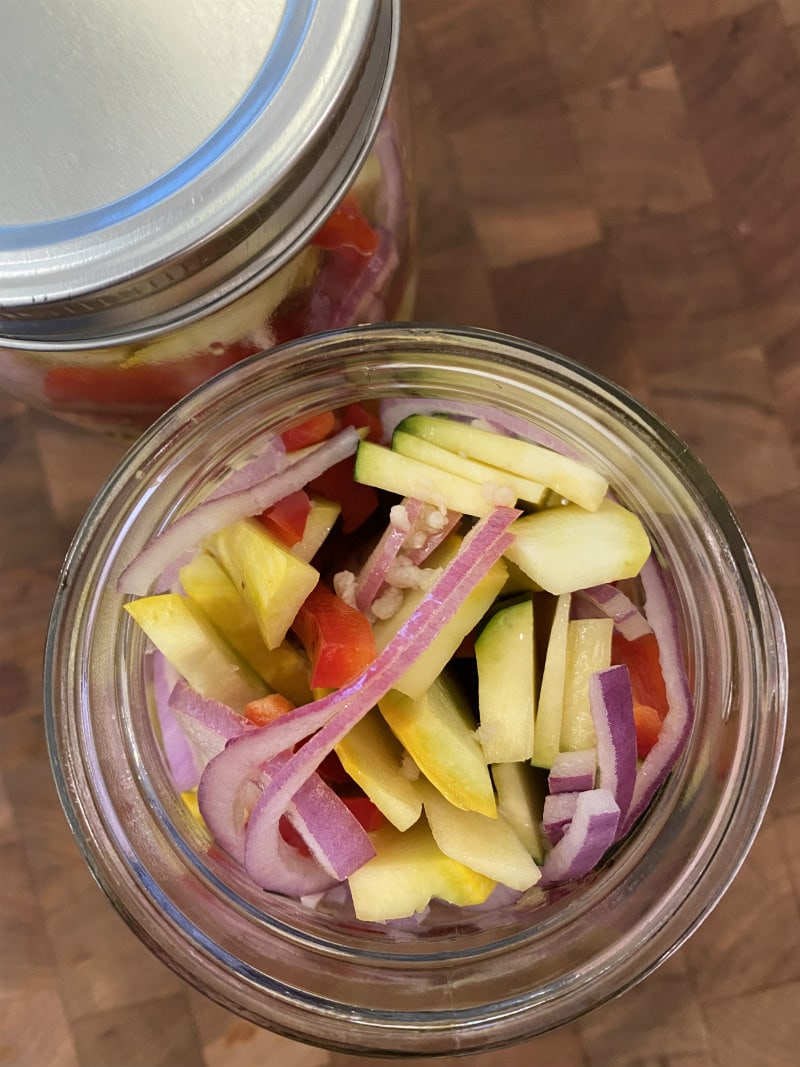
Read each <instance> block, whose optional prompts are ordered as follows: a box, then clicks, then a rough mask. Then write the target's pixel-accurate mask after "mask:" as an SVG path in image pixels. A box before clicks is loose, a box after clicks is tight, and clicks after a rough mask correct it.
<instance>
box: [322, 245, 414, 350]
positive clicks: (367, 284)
mask: <svg viewBox="0 0 800 1067" xmlns="http://www.w3.org/2000/svg"><path fill="white" fill-rule="evenodd" d="M378 234H379V236H380V243H379V244H378V247H377V248H376V249H375V251H374V252H373V253H372V255H371V256H370V257H369V260H368V261H367V264H366V266H365V268H364V270H363V271H361V273H360V274H359V275H358V277H357V279H356V283H355V285H354V286H353V287H352V289H351V290H350V292H349V293H347V294H346V295H345V297H344V299H343V300H342V302H341V304H340V305H339V307H338V308H337V310H336V314H335V315H334V317H333V322H332V323H331V327H330V328H331V329H339V328H341V327H343V326H350V325H352V323H354V322H355V323H358V322H370V321H372V320H371V319H370V309H371V308H372V314H379V313H380V311H381V310H382V309H383V302H382V301H381V300H380V298H379V296H378V294H379V293H380V292H381V291H382V290H383V289H384V288H385V286H386V285H387V284H388V282H389V279H390V278H391V276H392V274H393V273H394V271H395V269H396V267H397V264H398V263H399V262H400V256H399V255H398V252H397V246H396V244H395V242H394V237H393V236H392V234H391V233H389V231H388V230H384V229H383V228H382V227H380V226H379V227H378Z"/></svg>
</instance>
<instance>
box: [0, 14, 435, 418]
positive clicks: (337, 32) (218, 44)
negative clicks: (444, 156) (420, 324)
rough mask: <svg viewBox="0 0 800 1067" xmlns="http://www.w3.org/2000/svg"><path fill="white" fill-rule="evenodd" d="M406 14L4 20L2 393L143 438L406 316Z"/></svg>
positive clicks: (409, 273)
mask: <svg viewBox="0 0 800 1067" xmlns="http://www.w3.org/2000/svg"><path fill="white" fill-rule="evenodd" d="M399 9H400V4H399V0H337V2H336V3H335V4H331V3H326V2H324V0H263V2H261V3H257V4H233V5H231V4H226V3H220V2H217V0H203V2H202V3H200V4H198V3H196V2H195V0H191V2H190V0H173V2H171V3H169V4H163V3H162V2H161V0H141V2H140V3H137V4H134V5H128V6H127V7H126V8H125V10H124V12H121V11H119V10H117V9H115V8H110V7H109V5H108V4H106V3H104V2H103V0H83V2H81V3H78V4H61V5H58V9H57V11H50V10H49V8H47V9H46V5H42V4H40V3H30V4H14V5H13V10H12V11H10V12H9V13H8V17H7V18H6V20H5V24H4V27H3V34H2V39H0V70H1V71H2V75H0V78H1V79H2V85H3V86H4V88H3V99H4V101H5V103H6V107H5V116H4V138H5V141H6V143H7V145H9V146H12V148H10V149H9V150H8V151H6V152H5V153H4V163H3V167H2V168H0V204H2V210H0V388H3V389H5V390H7V391H8V392H10V393H12V394H13V395H16V396H17V397H19V398H21V399H23V400H25V401H26V402H28V403H30V404H32V405H34V406H36V407H39V408H44V409H46V410H48V411H51V412H53V413H54V414H57V415H59V416H61V417H64V418H67V419H69V420H71V421H73V422H78V423H80V424H82V425H85V426H87V427H91V428H95V429H99V430H102V431H104V432H107V433H112V434H123V435H125V436H132V435H135V433H136V432H138V431H139V430H140V429H142V428H143V427H144V426H146V425H148V424H149V423H150V422H152V421H153V419H154V418H156V417H157V416H158V415H159V414H161V412H163V411H164V410H165V409H166V408H167V407H168V406H169V405H170V404H171V403H173V402H174V401H175V400H177V399H179V397H181V396H183V395H184V394H185V393H187V392H189V391H190V390H191V389H193V388H194V387H195V386H197V385H198V384H199V383H200V382H202V381H204V380H205V379H206V378H209V377H211V376H212V375H213V374H215V373H217V372H218V371H220V370H222V369H224V368H225V367H228V366H230V365H231V364H233V363H236V362H237V361H238V360H240V359H242V358H244V357H245V356H249V355H252V354H254V353H255V352H259V351H262V350H263V349H266V348H269V347H271V346H272V345H274V344H278V343H281V342H284V341H287V340H291V339H293V338H295V337H299V336H301V335H304V334H307V333H313V332H318V331H321V330H329V329H334V328H339V327H343V326H349V325H353V324H355V323H359V322H376V321H384V320H392V319H398V318H410V317H411V306H412V304H413V295H414V277H415V276H414V264H413V251H412V241H411V231H412V225H413V212H412V207H411V203H410V186H409V170H408V165H407V159H406V155H405V145H406V137H405V133H406V128H407V124H406V120H405V116H404V113H403V106H402V98H401V93H402V87H401V86H400V85H399V84H398V82H397V81H396V79H395V78H394V75H395V68H396V60H397V50H398V23H399ZM9 124H10V125H9Z"/></svg>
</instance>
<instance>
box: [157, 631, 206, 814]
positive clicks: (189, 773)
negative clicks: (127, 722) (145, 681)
mask: <svg viewBox="0 0 800 1067" xmlns="http://www.w3.org/2000/svg"><path fill="white" fill-rule="evenodd" d="M150 655H151V665H152V673H153V701H154V703H155V708H156V715H157V717H158V725H159V728H160V730H161V742H162V748H163V752H164V758H165V759H166V761H167V767H168V769H169V773H170V775H171V777H172V781H173V784H174V786H175V788H176V789H177V791H178V792H179V793H183V792H184V790H186V789H194V787H195V786H196V785H197V783H198V782H199V781H200V772H201V771H202V769H203V767H204V766H205V762H204V761H203V762H201V761H200V760H199V759H198V757H197V755H196V753H195V750H194V748H193V746H192V745H191V743H190V741H189V738H188V737H187V736H186V734H185V733H184V731H183V729H182V728H181V724H180V723H179V722H178V720H177V718H176V716H175V712H174V710H173V709H172V708H171V707H170V703H169V698H170V693H171V692H172V690H173V688H174V687H175V683H176V682H177V681H178V678H179V675H178V672H177V671H176V670H175V669H174V667H172V665H171V664H170V663H169V662H168V660H167V659H166V657H165V656H163V655H162V654H161V653H160V652H159V651H158V649H157V648H156V649H153V651H152V652H151V653H150Z"/></svg>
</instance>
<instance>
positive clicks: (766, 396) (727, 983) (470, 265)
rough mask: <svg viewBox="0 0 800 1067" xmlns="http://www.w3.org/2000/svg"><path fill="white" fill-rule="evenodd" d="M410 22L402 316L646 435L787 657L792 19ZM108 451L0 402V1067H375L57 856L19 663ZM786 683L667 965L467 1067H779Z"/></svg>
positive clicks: (410, 2)
mask: <svg viewBox="0 0 800 1067" xmlns="http://www.w3.org/2000/svg"><path fill="white" fill-rule="evenodd" d="M403 12H404V16H405V27H404V30H405V38H406V40H405V44H406V53H407V55H406V69H407V73H408V82H409V86H410V89H411V98H412V104H413V108H414V115H415V129H416V161H417V162H416V169H417V180H418V187H419V192H420V205H419V224H420V295H419V302H418V307H417V315H418V317H419V318H420V319H424V320H446V321H451V322H454V323H462V324H471V325H476V326H484V327H492V328H499V329H502V330H505V331H508V332H511V333H516V334H519V335H521V336H524V337H527V338H530V339H532V340H535V341H538V342H540V343H542V344H544V345H547V346H550V347H553V348H556V349H559V350H561V351H563V352H565V353H566V354H567V355H570V356H573V357H574V358H576V359H578V360H581V361H582V362H584V363H586V364H587V365H589V366H590V367H593V368H595V369H596V370H599V371H601V372H602V373H605V374H607V375H609V376H610V377H612V378H615V379H616V380H618V381H619V382H621V383H622V384H623V385H625V386H626V387H627V388H628V389H630V390H631V391H632V392H634V393H635V394H636V395H637V396H638V397H640V398H641V399H642V400H644V401H645V402H646V403H648V404H649V405H650V406H651V407H652V408H653V409H654V410H655V411H656V412H658V413H659V414H661V415H662V416H663V417H664V418H665V419H667V421H668V422H669V423H670V424H671V425H672V426H673V427H674V428H675V430H676V431H677V432H678V433H679V434H680V435H682V436H683V437H684V438H685V439H686V441H687V442H688V443H689V444H690V445H691V446H692V447H693V448H694V449H695V450H696V451H697V453H698V454H699V456H700V458H701V459H702V460H703V461H704V462H705V463H706V464H707V466H708V467H709V469H710V471H711V473H712V474H713V475H714V477H715V478H716V479H717V480H718V481H719V483H720V484H721V486H722V488H723V489H724V491H725V492H726V493H727V494H728V496H729V498H730V499H731V501H732V503H733V505H734V506H735V508H736V511H737V514H738V516H739V519H740V521H741V523H742V525H743V527H744V529H745V532H746V533H747V535H748V537H749V539H750V540H751V543H752V545H753V547H754V550H755V552H756V554H757V556H758V558H759V560H760V562H761V565H762V568H763V570H764V572H765V574H766V575H767V577H768V579H769V580H770V582H771V583H772V586H773V588H774V590H775V593H776V595H777V597H778V600H779V602H780V604H781V607H782V610H783V613H784V617H785V621H786V624H787V631H788V637H789V645H790V650H791V656H792V661H793V662H794V663H796V662H798V659H800V562H799V561H800V552H798V545H799V544H800V508H799V507H798V505H800V133H799V132H798V131H800V0H759V2H756V0H536V2H533V0H502V2H500V3H498V2H497V0H404V4H403ZM119 455H120V448H119V446H117V445H113V444H110V443H108V442H102V443H99V442H98V441H97V440H96V439H95V438H91V437H88V436H86V435H84V434H81V433H80V432H78V431H73V430H68V429H66V428H64V427H61V426H59V425H56V424H54V423H52V422H50V421H49V420H47V419H46V418H44V417H42V416H38V415H34V414H33V413H31V412H28V411H26V410H25V409H24V408H23V407H22V406H21V405H20V404H18V403H17V402H15V401H13V400H10V399H9V398H5V397H0V500H1V501H2V504H1V505H0V602H2V605H3V610H2V612H0V1067H44V1065H47V1067H110V1065H112V1064H114V1065H118V1067H139V1065H147V1067H159V1065H161V1064H163V1065H167V1064H170V1065H173V1064H174V1065H179V1067H195V1065H197V1067H223V1065H224V1067H239V1065H241V1067H245V1065H247V1067H250V1065H251V1064H254V1063H270V1064H272V1063H274V1064H285V1065H287V1067H369V1065H371V1064H375V1065H377V1064H379V1063H382V1062H384V1061H382V1060H377V1059H369V1058H367V1059H362V1058H356V1057H349V1056H345V1055H342V1054H329V1053H326V1052H324V1051H322V1050H319V1049H314V1048H311V1047H309V1046H306V1045H303V1044H298V1043H295V1042H291V1041H287V1040H286V1039H284V1038H280V1037H277V1036H275V1035H272V1034H270V1033H268V1032H266V1031H260V1030H258V1029H256V1028H255V1027H253V1026H251V1025H250V1024H249V1023H245V1022H243V1021H242V1020H241V1019H238V1018H237V1017H236V1016H233V1015H231V1014H229V1013H228V1012H226V1011H224V1010H223V1009H221V1008H219V1007H217V1006H216V1005H213V1004H210V1003H209V1002H208V1001H206V1000H205V999H204V998H203V997H201V996H199V995H198V994H196V993H195V992H194V991H192V990H190V989H189V988H188V987H187V986H185V985H184V984H183V983H182V982H181V981H180V980H179V979H177V978H176V977H175V976H174V975H173V974H172V973H171V972H170V971H168V970H167V969H166V968H164V967H163V966H162V965H161V964H160V963H159V962H157V961H156V960H155V958H154V957H153V956H152V955H151V954H150V953H149V951H148V950H147V949H145V948H144V947H143V946H142V945H141V944H140V943H139V941H138V940H137V939H136V938H135V937H134V936H133V934H131V933H130V932H129V930H128V929H127V927H126V926H125V925H124V923H123V922H122V921H121V920H120V919H119V917H118V916H117V915H116V913H115V912H114V911H113V909H112V908H111V906H110V905H109V904H108V903H107V902H106V901H105V898H104V897H103V896H102V894H101V892H100V891H99V890H98V889H97V888H96V886H95V885H94V883H93V882H92V880H91V877H90V875H89V873H88V871H87V869H86V866H85V864H84V862H83V860H82V859H81V857H80V855H79V853H78V850H77V848H76V847H75V845H74V844H73V842H72V839H71V837H70V835H69V832H68V829H67V826H66V824H65V821H64V819H63V816H62V814H61V811H60V808H59V806H58V802H57V799H56V797H55V793H54V790H53V786H52V779H51V776H50V771H49V766H48V762H47V754H46V749H45V743H44V738H43V734H42V728H41V683H40V673H41V658H42V643H43V639H44V633H45V627H46V621H47V614H48V611H49V606H50V599H51V595H52V589H53V585H54V581H55V577H56V574H57V572H58V567H59V564H60V561H61V559H62V557H63V554H64V551H65V549H66V547H67V544H68V542H69V538H70V537H71V534H72V532H73V531H74V529H75V527H76V525H77V523H78V522H79V520H80V517H81V515H82V513H83V511H84V509H85V507H86V506H87V504H88V502H89V500H90V498H91V496H92V495H93V493H94V491H95V490H96V488H97V487H98V486H99V484H100V482H101V481H102V479H103V477H104V476H105V475H106V473H108V471H110V469H111V468H112V466H113V465H114V463H115V462H116V460H117V458H118V457H119ZM792 684H793V689H792V698H791V701H790V712H791V715H790V722H789V727H788V735H787V744H786V752H785V757H784V760H783V763H782V766H781V769H780V772H779V775H778V781H777V785H776V789H775V794H774V798H773V802H772V805H771V807H770V810H769V813H768V815H767V819H766V822H765V825H764V827H763V829H762V831H761V833H760V834H759V836H758V838H757V840H756V843H755V845H754V847H753V849H752V851H751V853H750V855H749V857H748V858H747V860H746V861H745V863H744V866H743V869H742V870H741V872H740V874H739V875H738V876H737V878H736V879H735V881H734V882H733V885H732V886H731V888H730V890H729V892H728V893H727V895H726V896H725V898H724V899H723V901H722V902H721V903H720V905H719V906H718V907H717V909H716V910H715V911H714V912H713V914H712V915H711V916H710V917H709V918H708V920H707V921H706V922H705V923H704V924H703V925H702V926H701V928H700V929H699V930H698V931H697V932H696V934H695V935H694V936H693V937H692V938H691V940H690V941H689V942H688V944H687V945H686V946H685V948H684V949H683V950H681V951H680V952H679V953H678V954H677V955H676V956H675V957H674V958H672V959H671V960H670V961H668V963H666V964H665V965H664V966H663V967H662V968H660V969H659V970H658V971H657V972H656V973H654V974H653V975H652V976H650V977H649V978H648V979H646V980H645V981H644V982H642V983H641V984H640V985H639V986H637V987H636V988H634V989H633V990H631V991H630V992H629V993H627V994H625V995H624V996H623V997H621V998H619V999H617V1000H615V1001H614V1002H613V1003H611V1004H608V1005H606V1006H605V1007H603V1008H600V1009H598V1010H597V1011H595V1012H594V1013H592V1014H591V1015H590V1016H588V1017H587V1018H585V1019H583V1020H581V1021H580V1022H577V1023H575V1024H573V1025H571V1026H567V1027H565V1028H563V1029H561V1030H559V1031H556V1032H555V1033H552V1034H548V1035H545V1036H543V1037H541V1038H537V1039H535V1040H533V1041H530V1042H528V1043H526V1044H523V1045H521V1046H519V1047H517V1048H515V1049H508V1050H505V1051H502V1052H495V1053H485V1054H480V1055H473V1056H469V1057H466V1058H465V1059H464V1060H463V1061H462V1062H463V1063H464V1064H465V1067H501V1065H505V1067H516V1065H520V1067H521V1065H522V1064H523V1063H524V1064H528V1063H531V1062H537V1061H538V1062H547V1063H552V1064H555V1065H557V1067H740V1065H741V1067H744V1065H747V1067H792V1065H795V1064H797V1063H798V1062H800V1052H798V1049H800V1011H799V1010H798V1009H799V1008H800V863H799V862H798V856H800V789H798V784H799V783H800V716H798V715H797V713H796V712H797V707H798V706H799V703H800V702H799V701H798V693H797V686H796V682H793V683H792ZM385 1062H388V1061H385ZM400 1062H403V1061H400ZM418 1062H420V1063H426V1062H433V1061H426V1060H422V1061H418Z"/></svg>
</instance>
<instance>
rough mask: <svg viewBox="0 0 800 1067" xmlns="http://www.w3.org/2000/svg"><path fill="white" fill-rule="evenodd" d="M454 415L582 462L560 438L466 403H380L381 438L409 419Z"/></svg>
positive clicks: (415, 399)
mask: <svg viewBox="0 0 800 1067" xmlns="http://www.w3.org/2000/svg"><path fill="white" fill-rule="evenodd" d="M439 414H446V415H455V416H459V417H461V418H463V419H470V420H471V419H480V420H481V421H483V422H485V423H488V424H489V426H490V427H492V428H494V429H496V430H498V431H503V432H504V433H508V434H511V435H512V436H514V437H519V438H520V440H522V441H530V442H532V443H533V444H536V445H542V446H543V447H544V448H549V449H551V450H552V451H553V452H559V453H560V454H561V455H562V456H568V457H569V458H570V459H577V460H580V461H581V462H584V460H583V457H582V456H580V455H579V453H578V452H576V451H575V450H574V449H571V448H569V446H567V445H565V444H564V442H563V441H562V440H561V438H560V437H556V435H555V434H552V433H549V432H548V431H547V430H542V429H540V428H539V427H538V426H534V425H532V424H531V423H529V422H528V421H527V420H525V419H522V418H520V417H519V416H518V415H511V414H509V412H507V411H501V410H499V409H498V408H493V407H490V406H488V405H484V404H478V403H469V402H466V401H463V400H444V399H439V400H424V399H423V398H422V397H408V398H405V397H390V398H387V399H385V400H382V401H381V423H382V425H383V431H384V434H385V435H386V436H387V437H391V435H392V433H393V432H394V430H395V428H396V427H397V426H398V424H399V423H401V422H402V421H403V419H406V418H408V416H409V415H439Z"/></svg>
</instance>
